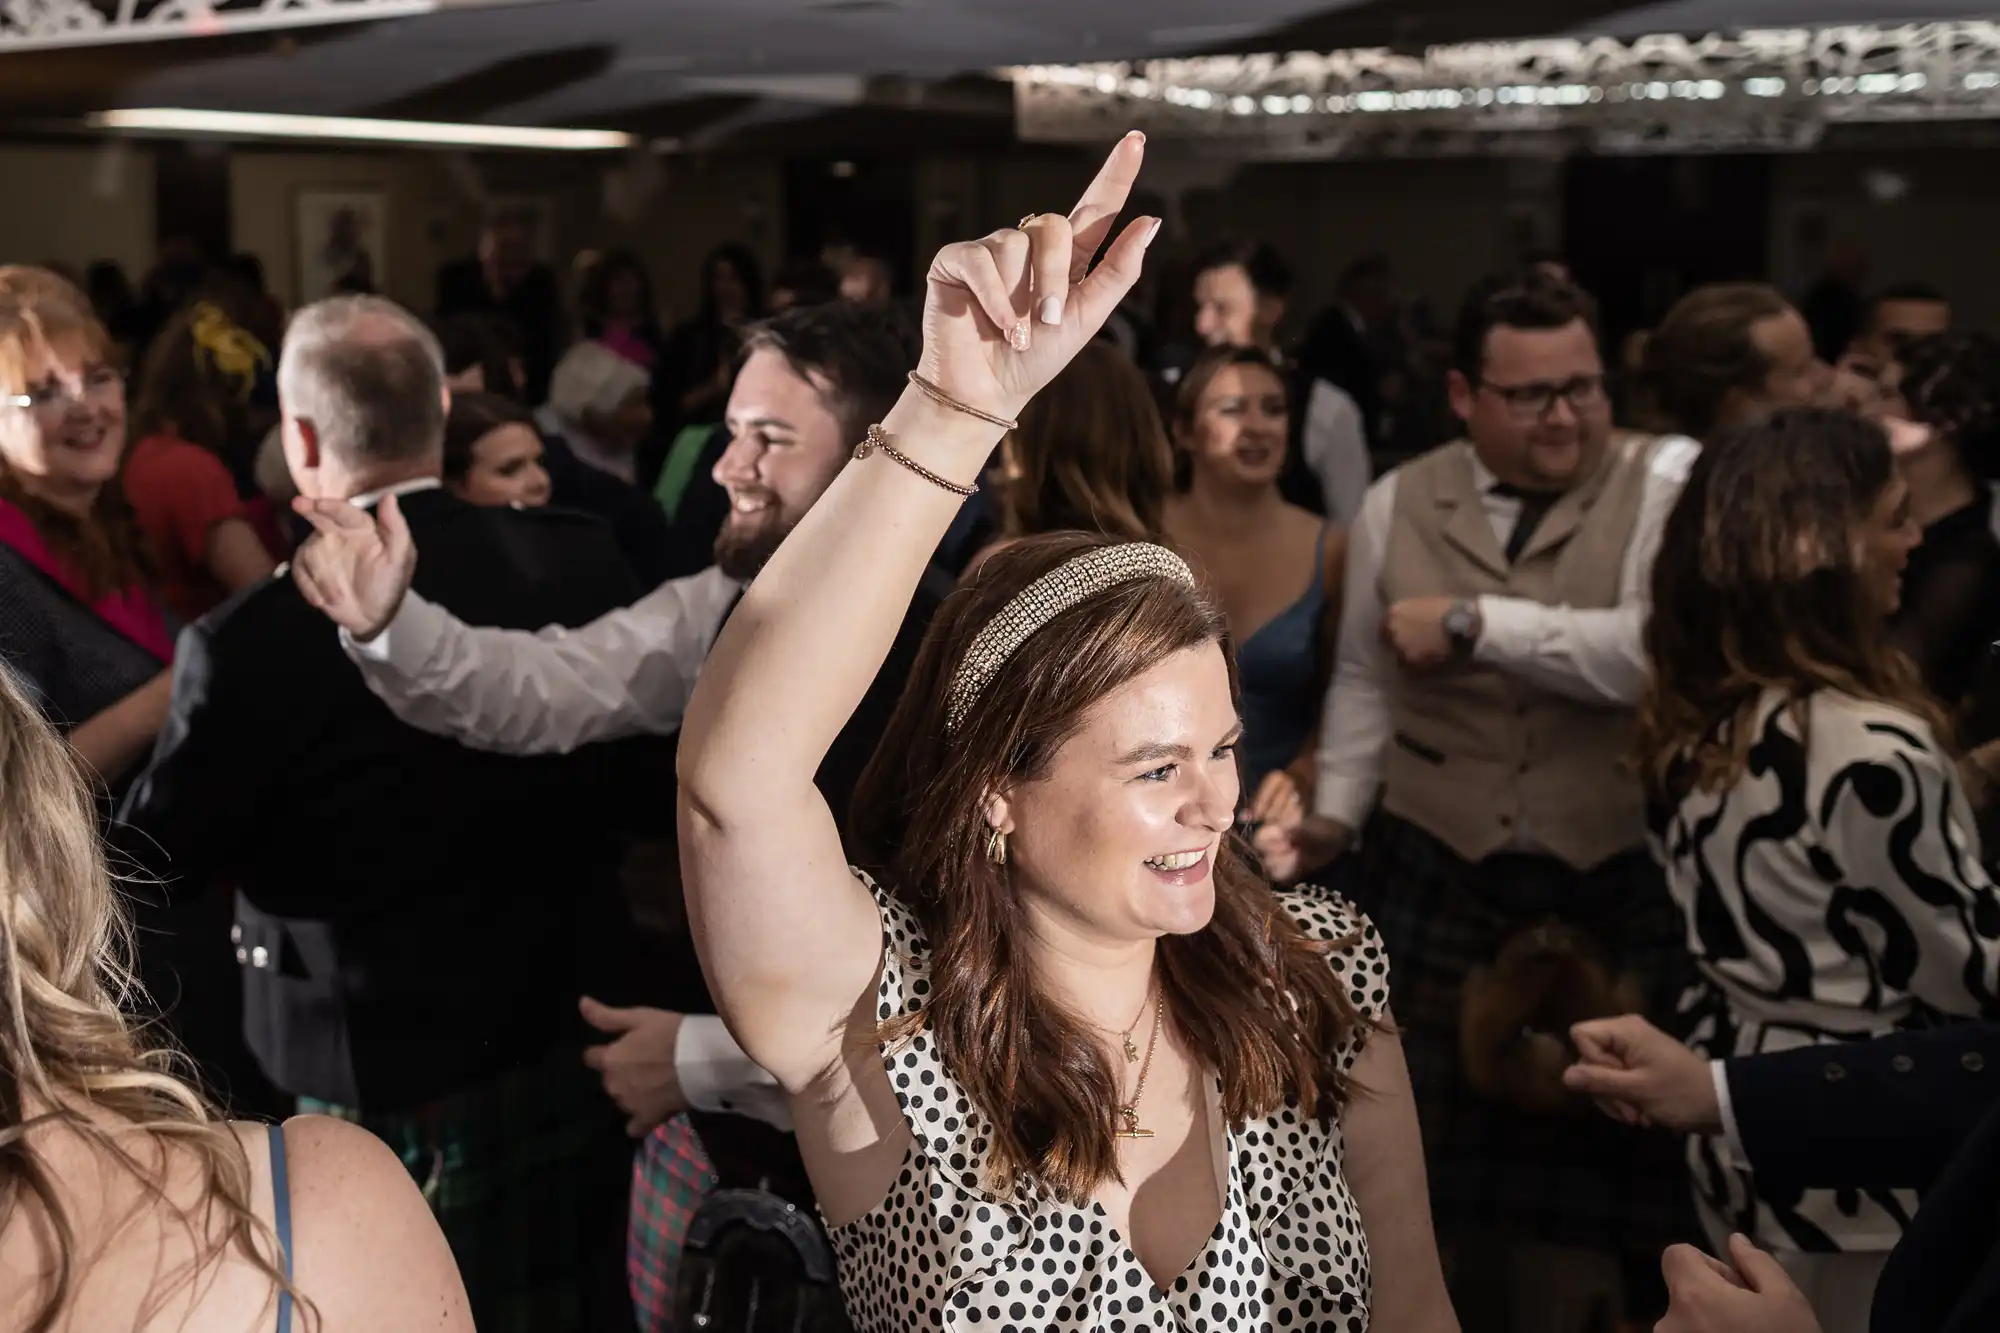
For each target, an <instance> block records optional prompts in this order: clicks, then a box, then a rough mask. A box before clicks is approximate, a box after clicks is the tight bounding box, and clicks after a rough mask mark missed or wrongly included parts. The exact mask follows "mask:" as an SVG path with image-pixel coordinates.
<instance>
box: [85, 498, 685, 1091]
mask: <svg viewBox="0 0 2000 1333" xmlns="http://www.w3.org/2000/svg"><path fill="white" fill-rule="evenodd" d="M401 503H402V507H403V510H404V513H405V515H406V516H407V517H408V520H409V525H410V531H411V533H412V535H413V536H414V537H415V539H416V544H417V546H418V548H419V549H420V550H421V551H422V553H423V555H422V559H421V560H420V561H419V562H418V565H417V572H416V580H415V586H416V589H417V591H418V592H420V593H422V594H423V595H424V596H425V597H428V598H430V599H431V600H433V601H436V602H437V603H439V604H440V605H442V606H444V607H446V608H447V609H449V610H451V611H452V612H453V613H455V614H456V615H458V616H459V617H460V618H461V619H464V620H466V621H468V622H470V623H471V624H475V625H498V626H504V627H513V628H523V629H532V628H539V627H540V626H543V625H546V624H549V623H551V622H560V623H563V624H568V625H577V624H581V623H584V622H586V621H588V620H591V619H594V618H595V617H596V616H598V615H600V614H602V613H603V612H605V611H607V610H610V609H612V608H614V607H617V606H620V605H623V604H624V603H625V602H627V601H629V600H630V599H631V597H632V596H633V594H634V593H635V592H636V588H635V587H634V585H633V582H632V578H631V575H630V573H629V572H628V571H627V570H626V569H625V566H624V564H623V562H622V560H621V559H620V558H619V555H618V551H617V548H616V546H615V544H614V543H613V542H612V540H611V537H610V534H609V533H608V532H607V531H606V530H605V529H604V527H603V526H602V525H601V524H599V523H597V522H596V521H595V520H594V519H590V518H588V517H586V516H582V515H574V514H568V513H562V512H549V511H540V512H538V511H532V510H528V511H517V510H512V509H498V508H480V507H477V506H473V505H469V504H466V503H464V502H463V501H460V500H458V499H456V498H454V497H452V496H451V495H449V494H448V493H446V492H445V491H442V490H432V491H424V492H418V493H415V494H411V495H408V496H406V497H404V498H403V500H402V502H401ZM659 744H663V743H659ZM606 753H608V752H606V751H601V750H585V751H581V752H579V753H578V754H576V755H573V756H554V757H550V758H547V759H541V758H536V759H519V758H508V757H502V756H497V755H489V754H482V753H478V752H476V751H472V750H468V749H465V748H462V747H460V746H458V745H457V744H455V743H453V742H450V741H446V740H442V739H439V738H437V737H433V736H429V735H426V734H424V733H421V732H418V731H416V730H413V729H411V728H408V727H405V726H403V725H402V724H401V723H399V722H397V721H396V719H395V718H394V717H393V716H392V715H391V714H390V712H389V710H388V709H387V708H386V707H385V706H384V705H383V704H382V703H381V702H380V701H379V700H378V699H376V698H375V696H374V695H372V694H370V693H369V691H368V688H367V686H366V685H365V684H364V683H363V682H362V679H361V675H360V673H359V672H358V671H356V670H355V668H354V666H353V664H352V663H351V662H349V661H348V660H347V657H346V655H345V653H343V652H342V650H341V647H340V644H339V641H338V638H337V632H336V630H335V628H334V626H333V625H332V624H331V623H330V622H329V621H328V620H327V619H326V618H325V617H324V616H322V615H321V614H320V613H319V612H317V611H315V610H314V609H313V608H312V607H310V606H308V605H307V604H306V602H305V600H304V599H303V598H302V597H301V596H300V595H299V592H298V589H297V587H296V586H295V585H294V584H293V582H292V580H291V579H290V578H288V577H285V576H283V575H282V574H280V575H279V576H276V577H273V578H272V579H270V580H268V581H266V582H265V583H263V584H261V585H260V586H258V587H257V588H255V589H252V590H250V591H248V592H246V593H244V594H242V595H241V596H239V597H238V598H237V599H235V600H234V601H232V602H230V603H228V604H226V605H224V606H223V607H221V608H218V609H217V610H216V611H215V612H214V613H212V614H211V615H209V616H208V617H205V618H204V619H203V620H201V621H200V622H198V623H197V624H195V625H193V626H191V627H189V629H188V630H187V631H185V632H184V633H183V635H182V637H181V640H180V644H179V649H178V656H177V660H176V671H175V681H174V698H173V704H172V707H171V711H170V713H169V716H168V719H167V723H166V725H165V727H164V728H163V729H162V731H161V734H160V739H159V743H158V746H157V748H156V750H155V752H154V756H153V761H152V764H151V766H150V767H149V768H148V769H147V770H146V772H145V773H144V774H143V775H142V776H141V777H140V778H139V780H138V782H137V783H136V784H135V785H134V787H133V789H132V793H131V795H130V797H129V798H128V799H127V801H126V803H125V807H124V810H123V812H122V815H123V818H124V820H125V821H126V825H127V826H126V827H125V828H124V829H123V830H122V834H123V836H122V837H121V843H122V845H123V846H124V848H125V850H126V851H127V852H128V853H129V854H130V855H132V856H134V857H135V858H136V859H139V860H140V861H141V862H142V863H143V864H146V865H148V866H149V868H152V869H154V870H155V871H156V873H158V874H159V875H160V876H161V877H162V878H163V879H167V880H169V881H191V882H193V883H194V884H195V885H197V886H198V885H201V884H204V883H213V882H220V883H225V884H229V885H233V886H234V887H235V888H236V889H237V890H238V894H237V918H236V929H237V931H238V932H240V937H239V938H238V939H237V940H236V945H237V947H238V949H239V950H240V951H241V952H239V953H238V955H237V957H238V959H239V961H241V962H243V963H244V964H245V967H244V969H243V976H244V1002H245V1032H246V1036H247V1038H248V1040H249V1044H250V1046H251V1049H252V1050H253V1051H254V1052H255V1053H256V1055H257V1057H258V1060H259V1063H260V1064H262V1065H263V1067H264V1068H265V1070H266V1071H267V1072H268V1073H269V1074H270V1075H271V1077H272V1079H273V1081H274V1082H276V1083H277V1084H278V1085H279V1086H280V1087H281V1088H284V1089H285V1090H286V1091H288V1092H291V1093H294V1094H299V1095H306V1096H313V1097H318V1098H322V1099H325V1100H328V1101H333V1102H337V1103H340V1104H343V1105H349V1106H360V1107H366V1108H369V1109H376V1110H395V1109H399V1108H402V1107H406V1106H411V1105H415V1104H417V1103H421V1102H423V1101H427V1100H430V1099H433V1098H436V1097H438V1096H440V1095H443V1094H445V1093H448V1092H451V1091H454V1090H456V1089H459V1088H463V1087H466V1086H468V1085H470V1084H473V1083H475V1082H478V1081H480V1080H482V1079H485V1078H488V1077H491V1076H492V1075H494V1074H496V1073H498V1072H500V1071H501V1070H504V1069H506V1068H509V1067H511V1066H513V1065H515V1064H518V1063H520V1062H521V1061H523V1060H526V1059H533V1058H538V1057H540V1056H542V1055H543V1054H545V1053H546V1052H547V1051H549V1050H550V1049H551V1047H552V1046H553V1045H555V1044H556V1043H557V1042H558V1041H560V1040H562V1039H564V1038H565V1036H566V1035H567V1034H571V1033H573V1032H575V1031H576V1024H577V1020H576V1014H575V999H576V995H577V991H578V989H579V978H578V960H577V944H576V941H577V939H578V936H579V932H580V929H581V927H582V923H583V922H584V920H585V919H586V918H587V917H589V916H591V915H592V914H593V913H595V912H599V911H602V910H608V909H605V908H603V907H602V906H601V905H600V904H601V903H603V902H606V901H608V900H609V895H610V893H611V887H610V886H611V883H612V872H613V870H614V868H615V862H616V858H617V855H618V853H619V850H620V848H619V845H618V842H617V840H616V837H615V830H616V824H617V816H616V813H615V811H616V806H617V799H616V798H617V796H618V792H617V790H616V788H617V787H618V785H619V774H618V771H617V768H616V767H615V766H614V765H611V764H609V763H607V762H606V759H605V755H606Z"/></svg>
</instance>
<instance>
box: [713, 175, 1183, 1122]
mask: <svg viewBox="0 0 2000 1333" xmlns="http://www.w3.org/2000/svg"><path fill="white" fill-rule="evenodd" d="M1141 142H1142V141H1140V140H1138V139H1136V138H1128V139H1127V140H1126V141H1124V142H1123V143H1121V144H1120V145H1119V147H1118V148H1117V149H1115V150H1113V152H1112V154H1111V157H1110V159H1109V160H1108V161H1107V162H1106V164H1105V167H1104V170H1103V171H1102V172H1100V173H1099V175H1098V178H1097V180H1096V181H1095V182H1093V184H1092V185H1091V187H1090V189H1089V190H1088V191H1086V192H1085V195H1084V197H1083V200H1082V201H1081V202H1080V203H1079V204H1078V206H1077V209H1076V211H1075V212H1074V213H1073V214H1072V215H1071V218H1070V219H1064V218H1061V217H1057V216H1054V215H1048V214H1045V215H1043V216H1042V217H1040V218H1038V219H1036V220H1035V221H1034V222H1033V223H1032V224H1031V225H1030V226H1029V228H1028V229H1027V230H1026V231H1022V230H1016V229H1010V230H1008V231H1004V232H996V233H994V234H993V235H992V236H989V237H987V238H985V239H984V240H982V241H977V242H969V243H965V244H960V245H954V246H949V247H947V248H946V249H945V250H943V251H941V252H940V253H939V255H938V257H937V259H936V261H935V262H934V263H933V264H932V266H931V270H930V274H929V278H928V294H927V301H926V306H925V315H924V351H923V359H922V370H923V373H924V374H925V375H926V376H928V377H929V378H930V380H931V381H932V382H933V383H934V384H937V385H938V386H940V388H941V389H942V390H943V391H944V392H945V393H947V394H949V395H950V396H952V397H953V398H956V399H958V400H959V401H961V402H966V403H971V404H974V405H976V406H978V407H980V408H982V409H983V410H985V411H987V412H990V413H993V414H996V415H1000V416H1011V415H1013V414H1014V413H1016V412H1018V411H1019V410H1020V408H1021V406H1022V405H1023V404H1024V403H1026V402H1027V401H1028V399H1029V398H1031V397H1032V396H1033V395H1034V394H1035V392H1036V391H1037V390H1039V389H1040V388H1041V387H1042V386H1043V385H1044V384H1046V383H1048V381H1049V380H1050V379H1052V378H1054V376H1055V374H1056V372H1057V371H1059V370H1061V369H1062V367H1063V366H1064V365H1065V364H1067V363H1068V361H1069V360H1070V359H1071V357H1073V356H1074V355H1075V354H1076V352H1077V350H1078V349H1079V348H1081V347H1082V346H1084V344H1085V343H1087V342H1088V341H1089V339H1090V337H1091V336H1092V335H1093V334H1094V333H1095V332H1096V330H1097V329H1098V327H1099V326H1100V325H1102V324H1103V322H1104V321H1105V319H1106V318H1108V317H1109V315H1110V314H1111V312H1112V311H1113V310H1114V309H1116V308H1117V305H1118V302H1119V300H1120V299H1122V297H1123V296H1124V294H1125V292H1126V291H1128V290H1129V289H1130V287H1131V285H1132V283H1133V282H1134V281H1135V280H1136V279H1137V277H1138V274H1139V265H1140V257H1141V255H1142V253H1143V251H1144V249H1145V244H1146V242H1147V241H1148V240H1149V239H1150V232H1151V229H1152V226H1153V224H1152V223H1151V222H1150V221H1142V222H1141V223H1140V224H1137V225H1135V226H1134V227H1129V228H1127V229H1126V231H1125V232H1124V234H1123V235H1122V236H1121V237H1120V238H1119V239H1118V241H1117V242H1116V243H1114V244H1113V245H1112V247H1111V249H1110V251H1109V252H1108V253H1107V254H1106V256H1105V258H1104V260H1103V262H1102V263H1100V264H1099V265H1098V267H1097V269H1096V270H1095V271H1094V272H1091V273H1090V275H1089V276H1088V277H1083V274H1084V272H1085V271H1086V270H1087V269H1088V265H1089V261H1090V257H1091V256H1092V255H1093V254H1094V253H1095V252H1096V251H1097V249H1098V248H1099V246H1100V245H1102V243H1103V241H1104V239H1105V238H1106V236H1108V235H1109V233H1110V230H1111V225H1112V223H1113V221H1114V220H1115V218H1116V217H1117V214H1118V211H1119V210H1120V209H1121V208H1123V207H1124V204H1125V198H1126V195H1127V194H1128V193H1129V191H1130V189H1131V185H1132V181H1133V178H1134V177H1135V176H1136V175H1137V173H1138V169H1139V163H1140V160H1141V158H1142V156H1143V150H1142V149H1141V146H1140V144H1141ZM1077 278H1082V281H1081V282H1078V283H1077V284H1076V285H1075V287H1074V288H1072V287H1071V283H1072V281H1073V280H1075V279H1077ZM1050 298H1055V300H1056V302H1057V304H1058V307H1059V309H1058V310H1057V311H1056V318H1057V322H1056V323H1053V324H1051V323H1047V322H1038V323H1036V324H1034V325H1033V326H1032V334H1031V346H1030V347H1029V348H1028V349H1027V350H1024V351H1016V350H1014V348H1013V347H1012V346H1010V344H1009V341H1008V336H1007V335H1008V332H1009V331H1010V330H1013V329H1015V328H1016V327H1017V326H1018V325H1020V324H1021V323H1022V322H1023V321H1026V320H1028V319H1029V318H1030V317H1031V314H1033V313H1036V312H1039V311H1041V310H1042V309H1043V308H1044V303H1045V302H1047V301H1048V300H1049V299H1050ZM883 426H884V428H885V429H886V431H887V432H888V434H889V436H890V438H891V439H892V440H894V442H895V445H896V448H897V449H898V450H900V451H901V452H903V453H905V454H907V455H908V456H909V457H911V458H913V459H915V460H916V461H918V462H919V463H921V464H922V465H923V466H924V467H926V468H928V469H930V470H931V471H933V472H936V473H938V474H940V475H941V476H943V477H945V478H947V479H949V480H951V481H953V482H955V483H957V484H961V485H971V484H972V483H973V482H974V481H975V480H976V478H977V477H978V475H979V471H980V469H981V468H982V467H983V466H984V464H985V461H986V459H987V457H988V456H989V455H990V454H991V453H992V450H993V448H994V446H995V445H996V444H997V443H998V442H999V437H1000V428H999V427H997V426H993V425H990V424H988V423H986V422H984V421H981V420H979V419H978V418H976V417H973V416H971V415H968V414H966V413H963V412H957V411H952V410H950V409H947V408H944V407H941V406H939V405H938V404H937V403H935V402H933V401H932V400H931V399H930V398H928V397H926V396H925V395H924V394H922V393H919V392H917V391H916V390H914V389H911V390H909V391H907V392H906V393H905V394H904V396H903V398H902V399H901V401H899V402H898V403H897V404H896V406H895V407H894V408H893V409H892V410H891V411H890V413H889V416H888V418H887V419H886V420H885V421H884V423H883ZM959 505H960V497H959V496H957V495H955V494H953V493H951V492H950V491H948V490H945V489H944V488H942V487H940V486H937V485H934V484H933V483H932V482H930V481H927V480H925V479H924V478H922V477H920V476H919V475H917V474H916V473H915V472H914V471H912V470H910V469H909V468H906V467H903V466H901V465H900V464H898V463H897V462H896V461H895V460H893V459H891V458H889V457H887V456H886V455H883V454H881V453H879V452H878V453H877V454H876V455H875V456H874V457H872V458H869V459H866V460H859V461H856V462H854V463H852V464H850V465H849V466H848V467H847V468H846V470H845V471H843V472H842V473H841V475H840V476H839V477H838V478H837V479H836V480H835V481H834V483H833V485H832V486H831V487H830V488H829V489H828V490H827V492H826V494H825V495H824V496H822V497H821V499H820V500H819V502H818V503H817V504H815V505H814V506H813V508H812V510H811V512H809V513H808V514H807V515H806V517H805V519H804V520H803V521H802V522H801V523H800V524H799V526H798V527H797V529H796V530H794V531H793V532H792V534H791V535H790V536H789V537H787V538H786V539H785V542H784V545H783V546H782V547H780V548H779V550H778V552H777V554H776V555H775V556H773V557H772V559H771V562H770V563H769V564H768V565H767V566H766V567H765V568H764V570H763V572H762V573H760V574H759V575H758V576H757V579H756V581H755V582H754V583H752V584H751V585H750V588H749V590H748V591H747V592H746V593H745V594H744V597H743V601H742V604H741V605H740V606H739V607H738V608H737V609H736V612H735V614H733V615H732V616H731V617H730V619H729V623H728V625H727V627H726V628H725V630H724V631H723V634H722V637H721V638H720V639H719V640H718V641H717V642H716V645H715V648H714V651H713V652H712V653H711V654H710V655H709V659H708V662H707V665H706V666H705V667H704V669H703V672H702V676H701V680H700V683H699V684H698V685H697V687H696V689H695V694H694V698H693V701H692V702H691V703H690V704H689V706H688V713H687V720H686V722H685V724H684V726H683V728H682V731H681V746H680V763H679V768H680V830H681V863H682V870H683V876H682V878H683V882H684V884H685V888H686V895H687V905H688V920H689V924H690V926H691V928H692V931H693V935H694V940H695V944H696V947H697V949H698V951H699V952H700V955H701V962H702V969H703V971H704V972H705V973H706V974H707V976H708V979H709V982H710V986H711V990H712V992H713V994H714V996H715V999H716V1002H717V1007H718V1009H719V1010H720V1012H721V1014H722V1016H723V1018H724V1019H725V1020H726V1021H727V1023H728V1025H729V1029H730V1032H731V1034H732V1035H734V1036H735V1037H736V1039H737V1041H738V1042H739V1043H740V1044H741V1045H742V1046H743V1048H744V1050H745V1051H746V1052H747V1053H748V1054H749V1055H750V1057H751V1058H752V1059H753V1060H755V1061H756V1062H757V1063H758V1064H760V1065H762V1066H763V1067H764V1068H766V1069H768V1070H769V1071H770V1072H771V1073H772V1074H773V1075H775V1076H776V1077H777V1078H778V1080H779V1082H780V1083H782V1084H783V1085H784V1086H785V1088H786V1089H787V1090H788V1091H790V1092H792V1093H793V1094H794V1095H795V1096H797V1095H798V1094H800V1093H801V1092H803V1091H804V1090H805V1089H806V1088H807V1087H808V1086H809V1085H810V1084H812V1083H813V1082H814V1081H815V1080H816V1079H818V1078H819V1077H820V1076H821V1075H822V1074H823V1073H824V1072H825V1071H827V1070H828V1069H829V1068H831V1067H832V1066H833V1064H834V1062H835V1061H836V1060H837V1059H838V1056H839V1053H840V1049H841V1044H842V1041H843V1035H844V1029H845V1026H846V1024H847V1023H848V1022H849V1021H850V1020H851V1019H853V1018H854V1017H855V1016H856V1015H857V1014H864V1013H865V1014H868V1015H869V1016H871V1017H872V1006H871V1005H865V1004H862V1003H861V1002H862V999H863V997H864V994H865V993H866V992H867V991H869V990H870V989H871V988H872V987H873V985H874V980H875V977H876V975H877V971H878V968H879V965H880V962H881V949H882V929H881V922H880V919H879V916H878V913H877V911H876V908H875V905H874V903H873V902H872V901H871V899H870V896H869V894H868V892H867V891H866V890H865V889H864V888H863V886H862V885H861V884H860V883H859V881H857V880H855V879H854V878H853V877H851V876H850V875H849V874H848V872H847V869H846V859H845V857H844V855H843V853H842V850H841V845H840V836H839V832H838V830H837V828H836V826H835V822H834V818H833V815H832V813H831V812H830V811H829V809H828V808H827V804H826V801H825V799H824V798H823V797H822V796H821V795H820V793H819V790H818V788H816V787H815V786H814V785H813V775H814V773H815V771H816V770H817V769H818V767H819V764H820V761H821V759H822V758H823V757H824V755H825V754H826V752H827V749H828V748H829V746H831V745H832V743H833V740H834V738H835V736H836V735H838V733H839V732H840V729H841V728H842V727H843V726H844V725H845V724H846V722H847V719H848V717H849V715H850V714H851V713H852V712H853V711H854V708H855V706H856V705H857V704H858V703H859V702H860V700H861V698H862V695H863V694H864V692H865V691H866V690H867V689H868V686H869V684H870V682H871V681H872V680H873V679H874V676H875V673H876V672H877V671H878V670H879V669H880V667H881V664H882V662H883V659H884V658H885V657H886V656H887V655H888V652H889V648H890V645H891V643H892V642H893V641H894V639H895V636H896V633H897V630H898V628H899V627H900V626H901V624H902V622H903V618H904V615H905V614H906V613H907V611H908V609H909V603H910V598H911V596H912V594H913V593H914V591H915V589H916V587H917V584H918V581H919V580H920V579H921V577H922V575H923V571H924V568H925V566H926V564H927V563H928V562H929V559H930V556H931V553H932V552H933V551H934V550H935V549H936V547H937V543H938V541H939V539H940V538H942V537H943V535H944V533H945V530H946V528H947V527H948V526H949V525H950V523H951V520H952V517H953V516H954V515H955V514H956V513H957V512H958V509H959Z"/></svg>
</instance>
